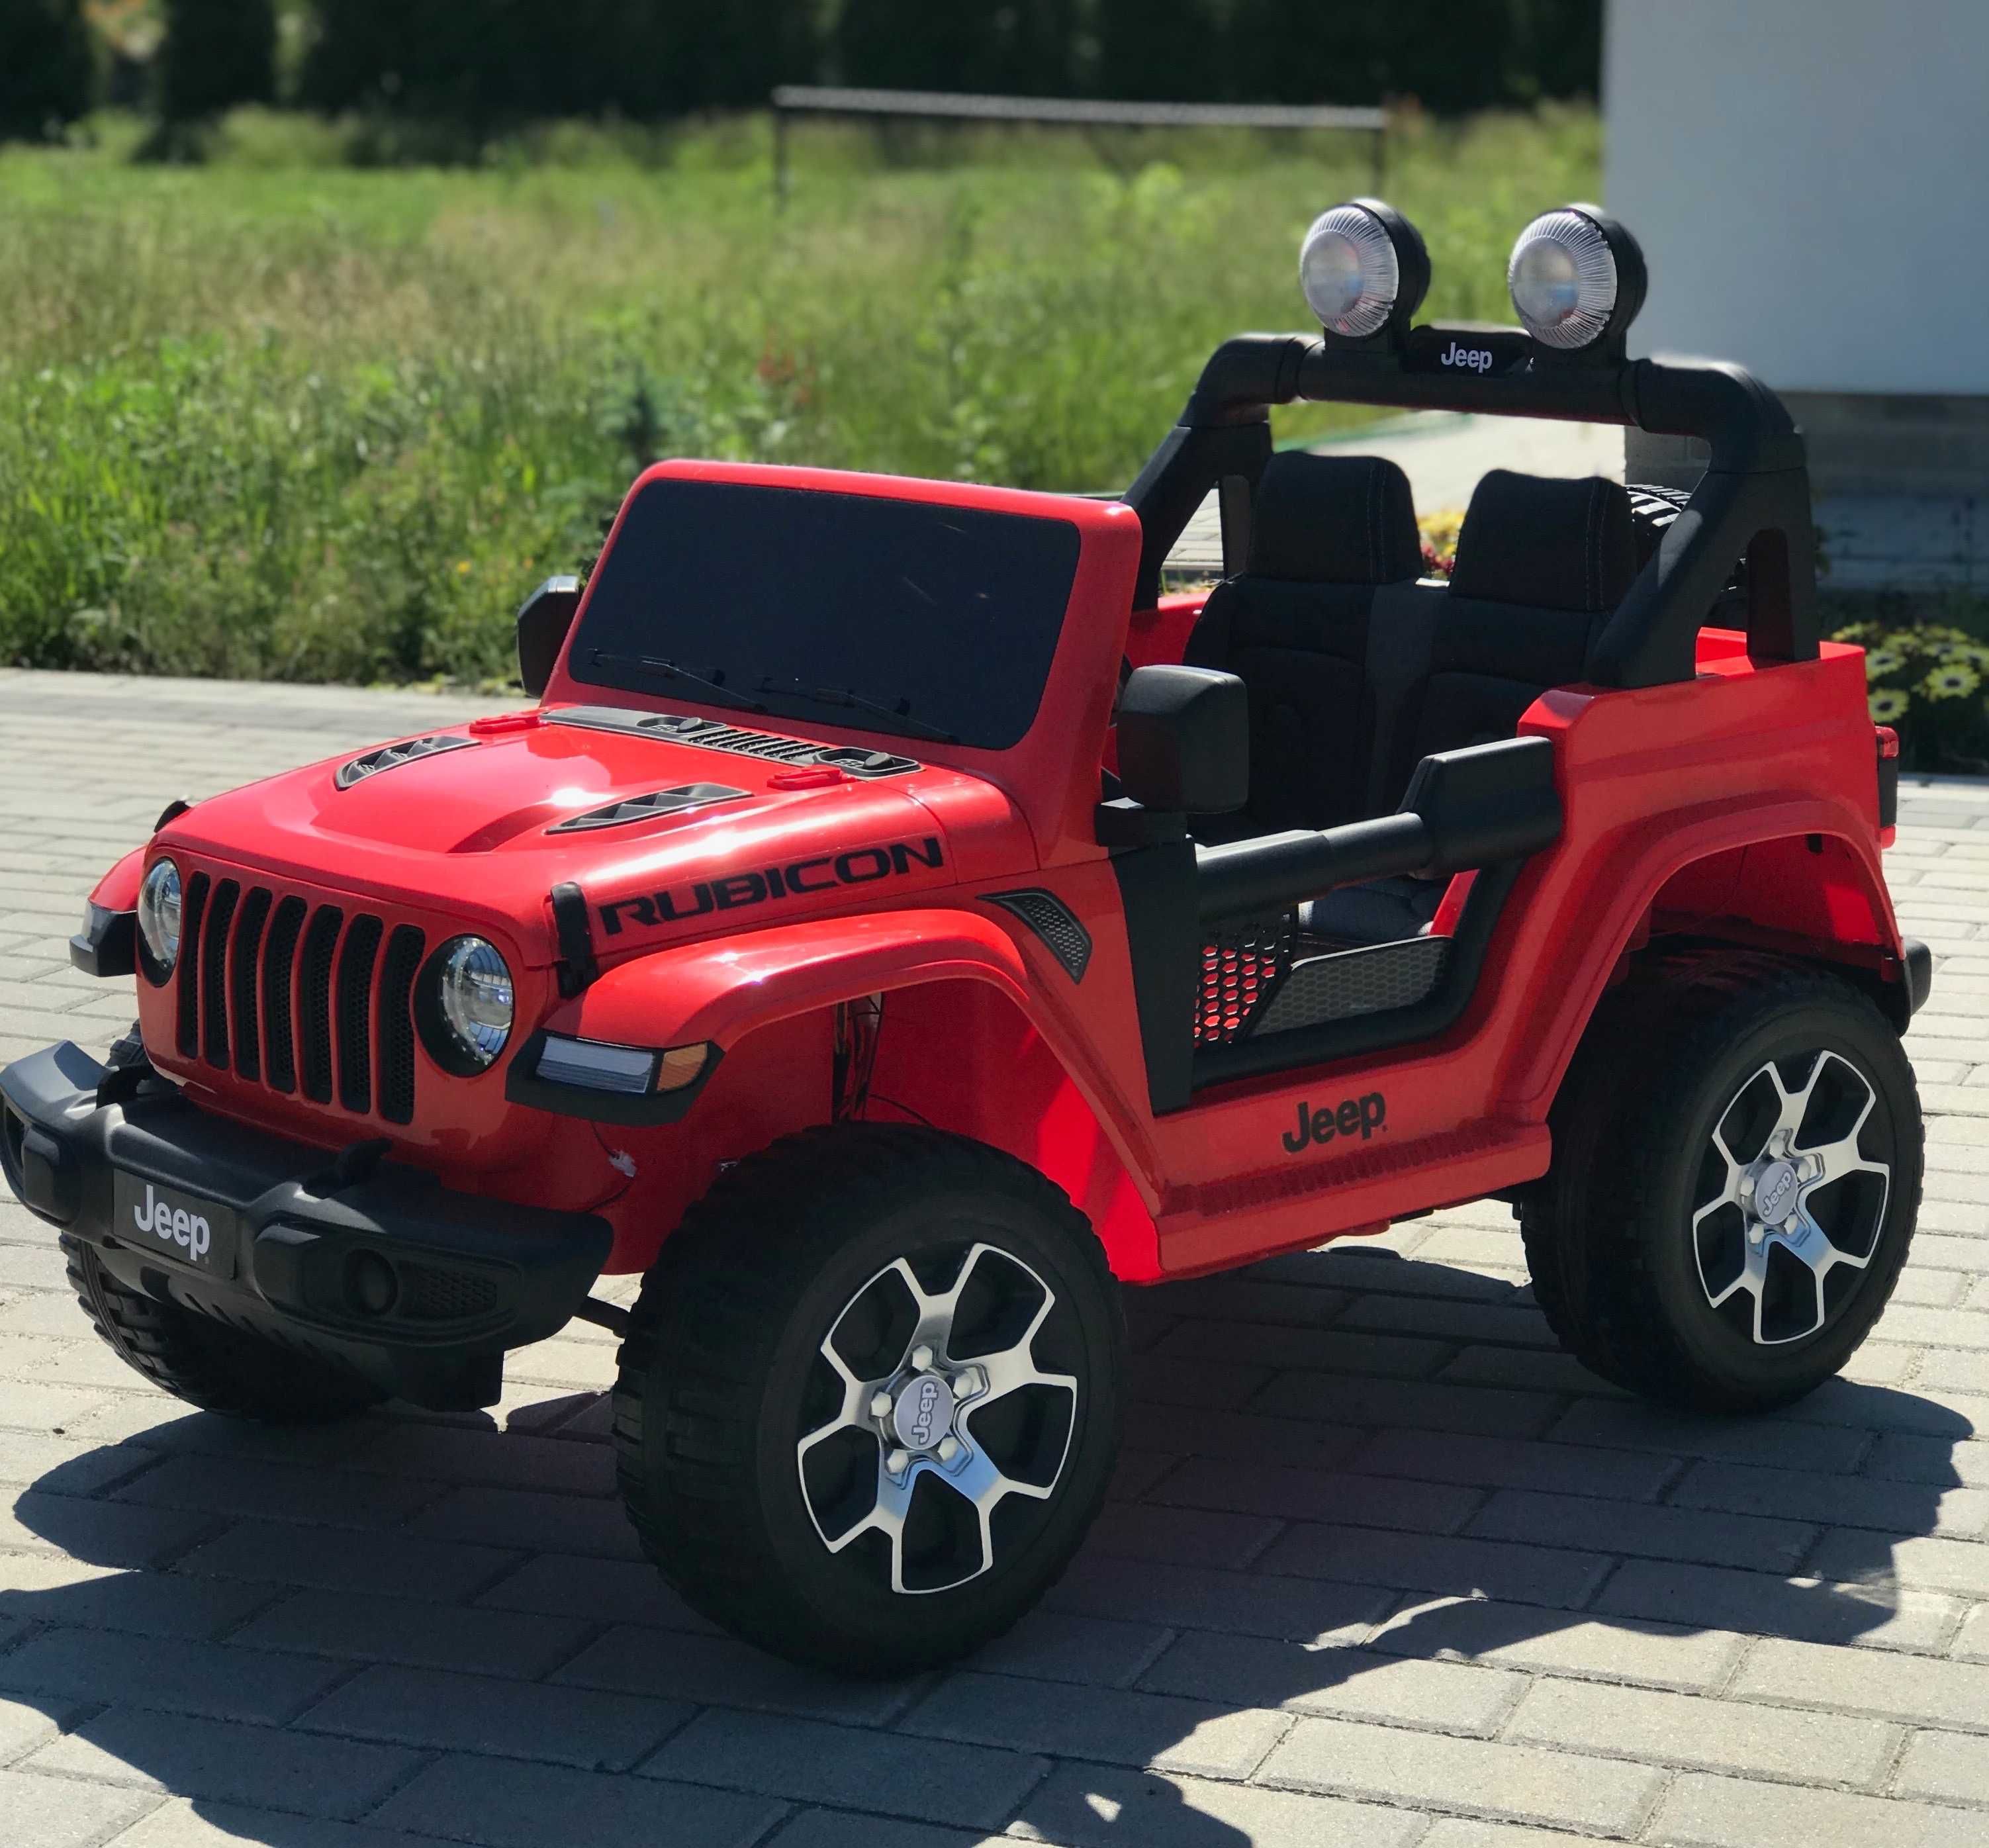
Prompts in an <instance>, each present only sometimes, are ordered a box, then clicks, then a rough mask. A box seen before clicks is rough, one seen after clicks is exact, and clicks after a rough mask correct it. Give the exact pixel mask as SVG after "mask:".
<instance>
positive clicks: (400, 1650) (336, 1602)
mask: <svg viewBox="0 0 1989 1848" xmlns="http://www.w3.org/2000/svg"><path fill="white" fill-rule="evenodd" d="M592 1629H593V1626H591V1624H588V1623H582V1622H581V1621H580V1620H579V1619H576V1618H571V1617H542V1616H534V1615H533V1614H531V1613H530V1612H524V1611H500V1610H483V1609H466V1608H464V1607H463V1606H460V1605H454V1604H425V1603H421V1602H417V1601H415V1599H409V1598H391V1597H383V1596H381V1595H377V1594H373V1593H368V1592H294V1593H292V1594H290V1595H287V1596H283V1597H281V1598H280V1599H279V1600H278V1602H275V1603H273V1604H271V1605H270V1606H269V1608H267V1609H265V1610H264V1611H263V1612H262V1613H261V1614H260V1615H259V1616H257V1617H256V1619H254V1620H253V1621H252V1622H251V1623H248V1624H246V1625H245V1626H243V1627H242V1629H239V1630H238V1631H236V1632H235V1634H234V1636H232V1639H231V1640H232V1641H233V1642H235V1643H242V1644H245V1645H246V1646H249V1647H251V1648H255V1649H275V1650H295V1651H296V1652H299V1653H302V1654H305V1655H312V1656H334V1657H336V1658H338V1659H340V1660H346V1661H354V1662H384V1663H394V1664H396V1665H398V1666H400V1667H407V1668H433V1669H452V1670H459V1671H460V1672H461V1673H464V1674H471V1675H500V1676H510V1677H513V1678H514V1679H517V1680H527V1681H529V1680H537V1678H538V1677H540V1676H541V1675H543V1674H544V1673H547V1671H548V1670H551V1669H552V1668H554V1667H556V1666H557V1664H559V1663H562V1662H564V1661H565V1660H568V1657H570V1656H572V1655H573V1654H574V1652H575V1651H576V1650H578V1649H579V1648H580V1646H581V1644H582V1643H584V1642H585V1641H586V1639H587V1638H588V1636H590V1635H591V1633H592Z"/></svg>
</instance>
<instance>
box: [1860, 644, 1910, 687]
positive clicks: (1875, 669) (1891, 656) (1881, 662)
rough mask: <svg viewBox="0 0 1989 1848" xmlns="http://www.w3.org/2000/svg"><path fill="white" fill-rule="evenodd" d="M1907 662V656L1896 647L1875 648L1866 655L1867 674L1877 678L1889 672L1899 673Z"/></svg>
mask: <svg viewBox="0 0 1989 1848" xmlns="http://www.w3.org/2000/svg"><path fill="white" fill-rule="evenodd" d="M1903 666H1906V656H1904V655H1903V654H1902V653H1900V652H1899V649H1896V648H1875V649H1872V651H1871V653H1869V654H1868V655H1866V656H1865V678H1866V679H1867V680H1879V679H1881V678H1882V677H1883V676H1885V675H1886V674H1889V673H1898V672H1899V670H1900V669H1901V668H1902V667H1903Z"/></svg>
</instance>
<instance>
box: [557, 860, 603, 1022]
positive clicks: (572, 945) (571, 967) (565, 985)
mask: <svg viewBox="0 0 1989 1848" xmlns="http://www.w3.org/2000/svg"><path fill="white" fill-rule="evenodd" d="M551 896H552V907H553V931H554V934H555V935H556V936H557V938H558V940H559V953H560V960H559V992H560V995H561V998H562V999H565V1000H568V1001H570V1000H571V999H573V997H574V995H578V993H579V992H581V989H582V988H586V987H588V985H590V984H591V983H592V982H594V981H595V978H597V977H598V975H600V973H601V965H600V964H599V963H598V962H597V961H595V959H594V938H593V934H592V933H591V931H589V930H588V927H587V900H585V898H584V897H581V890H580V887H578V886H577V885H575V884H574V883H573V882H572V881H571V880H566V881H564V882H563V883H561V884H559V885H557V886H555V887H553V889H552V895H551Z"/></svg>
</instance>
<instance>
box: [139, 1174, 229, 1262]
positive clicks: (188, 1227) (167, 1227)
mask: <svg viewBox="0 0 1989 1848" xmlns="http://www.w3.org/2000/svg"><path fill="white" fill-rule="evenodd" d="M131 1218H132V1220H133V1222H134V1223H135V1224H136V1225H137V1228H138V1229H139V1230H140V1231H141V1232H152V1233H158V1236H160V1237H161V1238H162V1239H164V1240H165V1241H166V1243H168V1244H169V1245H178V1246H182V1247H183V1248H184V1249H185V1250H186V1251H188V1253H191V1255H192V1256H195V1257H196V1258H204V1257H205V1256H207V1251H208V1246H210V1245H212V1243H214V1233H213V1232H212V1229H211V1228H210V1227H209V1226H208V1222H207V1221H206V1219H205V1218H204V1217H202V1215H200V1214H199V1213H197V1212H188V1211H187V1209H185V1207H184V1206H168V1205H167V1204H166V1203H165V1202H164V1200H161V1199H155V1198H154V1195H153V1192H152V1184H151V1182H149V1181H147V1182H146V1183H145V1204H144V1205H143V1206H134V1207H133V1208H132V1209H131Z"/></svg>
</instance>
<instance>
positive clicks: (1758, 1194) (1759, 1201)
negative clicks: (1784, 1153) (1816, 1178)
mask: <svg viewBox="0 0 1989 1848" xmlns="http://www.w3.org/2000/svg"><path fill="white" fill-rule="evenodd" d="M1795 1195H1796V1171H1795V1170H1794V1168H1791V1166H1790V1165H1788V1163H1787V1162H1786V1161H1770V1163H1769V1164H1768V1165H1767V1167H1766V1168H1763V1169H1762V1170H1761V1178H1760V1180H1758V1181H1757V1182H1755V1183H1754V1210H1755V1212H1756V1213H1757V1215H1758V1216H1760V1218H1762V1219H1765V1220H1766V1221H1767V1222H1768V1223H1769V1224H1770V1226H1778V1225H1780V1224H1781V1222H1782V1221H1783V1220H1784V1219H1787V1217H1788V1209H1790V1207H1791V1206H1792V1205H1794V1203H1795Z"/></svg>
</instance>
